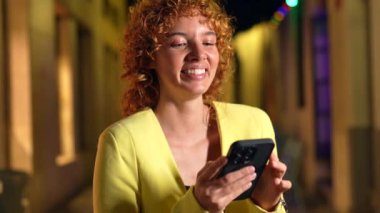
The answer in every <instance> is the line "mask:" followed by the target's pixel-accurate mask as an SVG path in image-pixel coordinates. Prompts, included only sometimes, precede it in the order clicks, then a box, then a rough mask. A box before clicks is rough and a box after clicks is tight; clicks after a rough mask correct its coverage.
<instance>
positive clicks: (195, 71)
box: [181, 69, 206, 75]
mask: <svg viewBox="0 0 380 213" xmlns="http://www.w3.org/2000/svg"><path fill="white" fill-rule="evenodd" d="M181 72H182V73H183V74H187V75H202V74H205V73H206V69H188V70H182V71H181Z"/></svg>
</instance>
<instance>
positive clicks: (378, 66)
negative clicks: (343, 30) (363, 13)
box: [369, 0, 380, 212]
mask: <svg viewBox="0 0 380 213" xmlns="http://www.w3.org/2000/svg"><path fill="white" fill-rule="evenodd" d="M369 3H370V6H369V10H370V11H369V14H370V20H369V26H370V43H371V44H370V47H371V74H370V76H371V79H372V81H371V87H372V112H373V116H372V122H373V134H372V136H373V138H372V142H373V146H372V150H373V151H372V156H373V162H374V163H373V170H372V171H373V176H372V178H373V179H372V180H373V181H374V187H373V191H372V195H373V197H372V204H373V206H374V209H376V212H380V203H379V200H380V156H379V154H378V150H380V93H379V91H380V60H379V55H380V39H379V38H380V25H379V24H378V20H380V13H379V12H378V11H379V10H380V2H379V1H376V0H371V1H369Z"/></svg>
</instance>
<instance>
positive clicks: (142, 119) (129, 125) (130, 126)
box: [99, 109, 154, 146]
mask: <svg viewBox="0 0 380 213" xmlns="http://www.w3.org/2000/svg"><path fill="white" fill-rule="evenodd" d="M152 115H153V112H152V110H151V109H145V110H142V111H139V112H137V113H135V114H132V115H130V116H128V117H125V118H123V119H121V120H119V121H117V122H115V123H113V124H111V125H110V126H108V127H107V128H106V129H105V130H103V132H102V133H101V134H100V137H99V142H100V143H110V142H111V143H114V144H115V146H131V145H132V146H134V145H133V144H134V141H135V140H136V137H138V135H144V134H145V133H144V132H145V131H147V130H149V125H151V124H152V123H154V122H152V121H154V116H152Z"/></svg>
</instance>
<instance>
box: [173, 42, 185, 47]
mask: <svg viewBox="0 0 380 213" xmlns="http://www.w3.org/2000/svg"><path fill="white" fill-rule="evenodd" d="M186 46H187V43H186V42H181V43H173V44H170V47H172V48H182V47H186Z"/></svg>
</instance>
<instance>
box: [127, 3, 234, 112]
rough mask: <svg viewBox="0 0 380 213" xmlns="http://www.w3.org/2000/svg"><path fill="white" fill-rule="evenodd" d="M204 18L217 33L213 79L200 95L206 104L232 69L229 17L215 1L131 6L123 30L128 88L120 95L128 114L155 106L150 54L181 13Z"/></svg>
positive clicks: (154, 77)
mask: <svg viewBox="0 0 380 213" xmlns="http://www.w3.org/2000/svg"><path fill="white" fill-rule="evenodd" d="M199 14H200V15H202V16H204V17H206V20H207V24H209V26H210V27H211V28H212V29H213V30H214V31H215V32H216V34H217V47H218V51H219V57H220V59H219V66H218V70H217V72H216V75H215V78H214V80H213V82H212V84H211V86H210V88H209V89H208V90H207V92H206V93H205V94H204V95H203V100H204V102H205V103H208V104H209V103H210V102H211V101H213V100H215V99H216V98H217V96H218V95H219V93H220V89H221V85H222V83H223V81H224V80H225V78H226V76H227V75H228V74H229V73H230V72H231V58H232V54H233V52H232V48H231V43H230V42H231V39H232V33H233V30H232V27H231V25H230V20H231V19H230V18H229V17H228V16H227V15H226V13H225V12H224V11H223V10H222V8H221V7H220V6H219V5H218V4H217V3H216V2H215V1H214V0H141V1H139V2H138V3H137V4H136V5H135V6H134V7H133V8H132V9H131V14H130V20H129V22H128V25H127V28H126V33H125V49H124V69H125V72H124V74H123V76H122V77H123V78H125V79H127V82H128V88H127V90H126V92H125V93H124V96H123V102H122V107H123V112H124V115H126V116H128V115H130V114H133V113H135V112H137V111H139V110H141V109H143V108H145V107H151V108H155V106H156V105H157V103H158V99H159V82H158V78H157V75H156V73H155V72H154V70H151V68H149V64H151V62H152V60H154V58H153V55H154V53H155V52H156V51H157V50H158V48H159V47H160V45H161V44H162V42H163V41H164V39H165V37H166V35H167V33H168V32H169V30H170V29H171V27H172V26H174V23H175V21H176V20H177V19H178V17H180V16H196V15H199Z"/></svg>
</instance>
